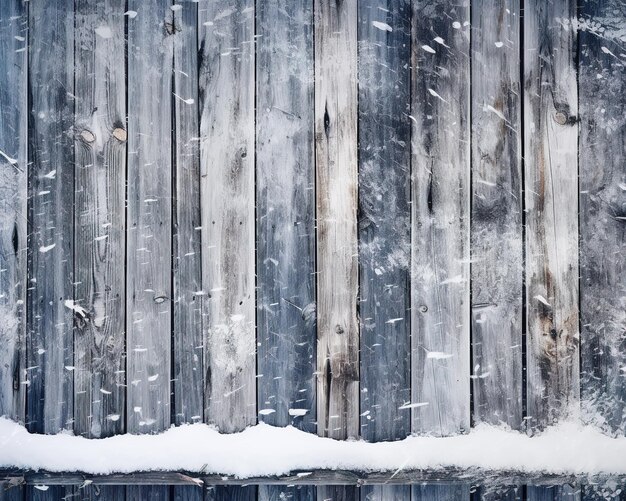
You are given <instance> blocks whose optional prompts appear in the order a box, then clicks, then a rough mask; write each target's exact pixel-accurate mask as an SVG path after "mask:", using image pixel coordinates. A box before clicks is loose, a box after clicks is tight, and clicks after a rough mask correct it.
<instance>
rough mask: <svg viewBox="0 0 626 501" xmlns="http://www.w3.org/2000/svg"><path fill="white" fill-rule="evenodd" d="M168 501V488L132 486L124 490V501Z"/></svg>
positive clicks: (160, 486)
mask: <svg viewBox="0 0 626 501" xmlns="http://www.w3.org/2000/svg"><path fill="white" fill-rule="evenodd" d="M147 500H150V501H169V500H170V488H169V487H168V486H162V485H133V486H129V487H127V488H126V501H147Z"/></svg>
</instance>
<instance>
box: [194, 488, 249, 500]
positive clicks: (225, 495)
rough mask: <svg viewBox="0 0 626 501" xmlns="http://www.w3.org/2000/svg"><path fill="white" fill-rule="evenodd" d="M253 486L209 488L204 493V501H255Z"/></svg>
mask: <svg viewBox="0 0 626 501" xmlns="http://www.w3.org/2000/svg"><path fill="white" fill-rule="evenodd" d="M256 499H257V487H256V486H255V485H247V486H242V485H227V486H220V487H209V488H208V489H207V490H206V491H205V493H204V501H256Z"/></svg>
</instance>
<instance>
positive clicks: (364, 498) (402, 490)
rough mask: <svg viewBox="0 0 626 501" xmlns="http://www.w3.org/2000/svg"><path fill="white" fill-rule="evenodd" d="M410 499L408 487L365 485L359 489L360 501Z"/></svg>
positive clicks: (402, 500)
mask: <svg viewBox="0 0 626 501" xmlns="http://www.w3.org/2000/svg"><path fill="white" fill-rule="evenodd" d="M407 499H411V486H410V485H366V486H363V487H361V501H406V500H407Z"/></svg>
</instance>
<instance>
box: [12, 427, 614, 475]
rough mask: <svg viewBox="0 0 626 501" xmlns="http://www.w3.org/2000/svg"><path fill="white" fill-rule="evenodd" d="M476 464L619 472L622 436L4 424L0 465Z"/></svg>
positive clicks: (572, 431)
mask: <svg viewBox="0 0 626 501" xmlns="http://www.w3.org/2000/svg"><path fill="white" fill-rule="evenodd" d="M444 467H457V468H470V467H479V468H485V469H489V470H503V471H504V470H506V471H512V470H518V471H523V472H527V473H531V472H541V473H560V474H597V473H604V474H624V473H626V437H621V438H610V437H607V436H605V435H603V434H602V433H600V432H599V431H598V430H597V429H594V428H591V427H583V426H581V425H579V424H575V423H563V424H560V425H559V426H557V427H554V428H550V429H549V430H547V431H545V432H544V433H543V434H541V435H539V436H536V437H533V438H529V437H527V436H526V435H523V434H520V433H516V432H511V431H507V430H504V429H502V428H496V427H490V426H484V425H481V426H479V427H477V428H475V429H472V432H471V433H470V434H469V435H462V436H456V437H450V438H434V437H409V438H406V439H405V440H402V441H398V442H386V443H377V444H372V443H366V442H363V441H346V442H340V441H335V440H330V439H325V438H319V437H317V436H314V435H310V434H307V433H304V432H301V431H299V430H297V429H295V428H292V427H288V428H274V427H271V426H268V425H264V424H259V425H257V426H254V427H251V428H248V429H247V430H245V431H244V432H242V433H237V434H232V435H224V434H220V433H218V432H217V431H216V430H215V429H213V428H211V427H209V426H207V425H203V424H194V425H185V426H180V427H176V428H171V429H170V430H168V431H166V432H165V433H162V434H160V435H120V436H116V437H112V438H107V439H102V440H87V439H84V438H81V437H75V436H72V435H69V434H66V435H54V436H53V435H34V434H30V433H28V432H27V431H26V429H25V428H24V427H23V426H20V425H18V424H16V423H14V422H12V421H9V420H7V419H4V418H0V468H21V469H36V470H37V469H43V470H48V471H53V472H84V473H90V474H109V473H129V472H136V471H151V470H167V471H175V470H185V471H191V472H194V471H195V472H200V471H202V472H204V473H207V474H212V473H216V474H222V475H228V476H234V477H239V478H246V477H257V476H269V475H283V474H286V473H288V472H290V471H296V470H300V471H307V470H318V469H339V470H358V471H397V470H403V469H405V470H408V469H438V468H444Z"/></svg>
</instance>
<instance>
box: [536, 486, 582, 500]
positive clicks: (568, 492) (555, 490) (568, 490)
mask: <svg viewBox="0 0 626 501" xmlns="http://www.w3.org/2000/svg"><path fill="white" fill-rule="evenodd" d="M526 499H528V501H578V500H580V486H579V485H568V484H563V485H550V486H528V488H527V491H526Z"/></svg>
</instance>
